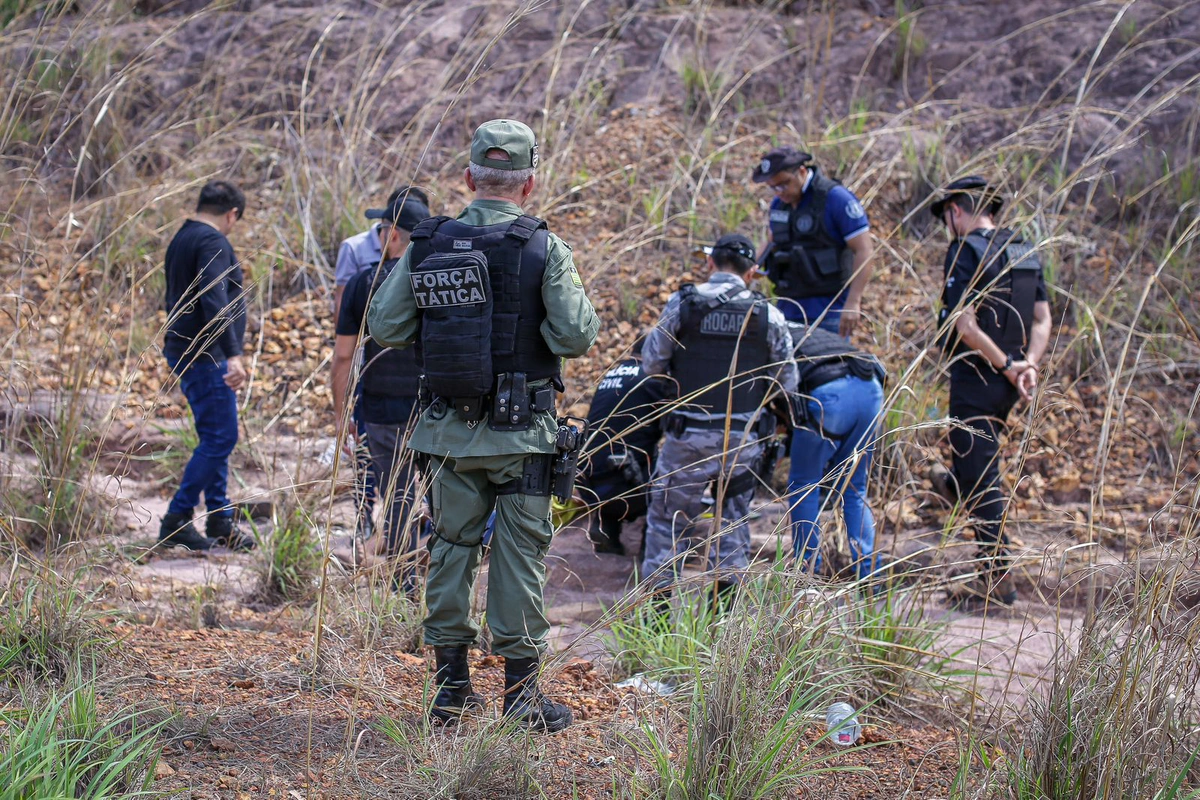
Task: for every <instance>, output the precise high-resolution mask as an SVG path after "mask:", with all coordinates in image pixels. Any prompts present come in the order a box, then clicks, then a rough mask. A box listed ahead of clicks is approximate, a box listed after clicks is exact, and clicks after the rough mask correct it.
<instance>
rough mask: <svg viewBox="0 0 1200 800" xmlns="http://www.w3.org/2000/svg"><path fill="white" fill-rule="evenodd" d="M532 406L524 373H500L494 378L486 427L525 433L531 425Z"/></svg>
mask: <svg viewBox="0 0 1200 800" xmlns="http://www.w3.org/2000/svg"><path fill="white" fill-rule="evenodd" d="M532 406H533V404H532V403H531V402H530V396H529V385H528V383H527V382H526V380H525V373H524V372H504V373H501V374H500V375H497V376H496V394H495V396H494V397H493V398H492V417H491V419H490V420H488V427H489V428H491V429H492V430H494V431H527V430H529V426H530V425H532V424H533V407H532Z"/></svg>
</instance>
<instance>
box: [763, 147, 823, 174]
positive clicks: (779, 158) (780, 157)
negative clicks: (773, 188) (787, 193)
mask: <svg viewBox="0 0 1200 800" xmlns="http://www.w3.org/2000/svg"><path fill="white" fill-rule="evenodd" d="M812 160H813V157H812V153H802V152H800V151H799V150H797V149H796V148H794V147H776V148H775V149H774V150H772V151H770V152H769V153H767V154H766V155H764V156H763V157H762V159H761V160H760V161H759V162H758V165H757V166H756V167H755V168H754V171H753V172H751V173H750V178H751V180H753V181H754V182H755V183H766V182H767V181H768V180H770V179H771V177H772V176H774V175H778V174H779V173H781V172H783V171H784V170H786V169H795V168H796V167H802V166H804V165H805V164H807V163H808V162H810V161H812Z"/></svg>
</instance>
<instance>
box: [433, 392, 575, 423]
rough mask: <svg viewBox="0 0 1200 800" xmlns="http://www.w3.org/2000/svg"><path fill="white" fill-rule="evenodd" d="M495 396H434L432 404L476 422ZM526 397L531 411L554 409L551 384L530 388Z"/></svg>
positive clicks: (485, 412)
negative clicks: (450, 409)
mask: <svg viewBox="0 0 1200 800" xmlns="http://www.w3.org/2000/svg"><path fill="white" fill-rule="evenodd" d="M495 397H496V396H495V395H493V394H485V395H480V396H478V397H451V398H443V397H434V398H433V402H432V405H438V404H439V403H440V404H441V405H442V406H443V407H448V408H453V409H454V411H455V413H457V414H458V416H459V417H460V418H461V419H462V420H463V421H465V422H478V421H479V420H481V419H483V418H484V416H485V415H486V414H487V412H488V411H490V410H491V409H492V405H493V404H494V401H495ZM527 397H528V399H529V410H530V411H532V412H535V413H537V412H542V411H553V410H554V387H553V386H549V385H547V386H539V387H538V388H536V389H532V390H530V392H529V393H528V395H527Z"/></svg>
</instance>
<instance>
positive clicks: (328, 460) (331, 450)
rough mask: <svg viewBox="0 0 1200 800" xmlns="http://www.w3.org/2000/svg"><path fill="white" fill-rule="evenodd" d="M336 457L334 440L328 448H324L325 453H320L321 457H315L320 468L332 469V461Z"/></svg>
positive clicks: (335, 442)
mask: <svg viewBox="0 0 1200 800" xmlns="http://www.w3.org/2000/svg"><path fill="white" fill-rule="evenodd" d="M336 455H337V440H336V439H335V440H334V441H332V442H330V443H329V447H326V448H325V451H324V452H322V453H321V455H319V456H317V463H318V464H320V465H321V466H322V467H332V466H333V459H334V457H335V456H336Z"/></svg>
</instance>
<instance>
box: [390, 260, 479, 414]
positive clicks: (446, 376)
mask: <svg viewBox="0 0 1200 800" xmlns="http://www.w3.org/2000/svg"><path fill="white" fill-rule="evenodd" d="M409 277H410V280H411V282H412V290H413V298H414V299H415V301H416V305H417V308H419V309H420V310H421V315H422V316H421V334H420V336H421V351H422V356H423V361H424V363H423V367H424V371H425V378H426V380H427V381H428V383H429V389H430V391H431V392H432V393H433V394H434V395H437V396H439V397H444V398H456V397H464V398H466V397H482V396H484V395H488V394H491V392H492V382H493V379H494V378H495V374H494V373H493V372H492V304H493V301H492V290H491V286H490V281H489V279H488V262H487V258H486V257H485V256H484V254H483V253H481V252H479V251H476V250H466V251H461V252H449V253H435V254H433V255H431V256H429V257H428V258H426V259H424V260H423V261H422V262H421V263H420V264H419V265H417V266H416V267H415V268H414V269H413V271H412V273H411V274H410V276H409Z"/></svg>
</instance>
